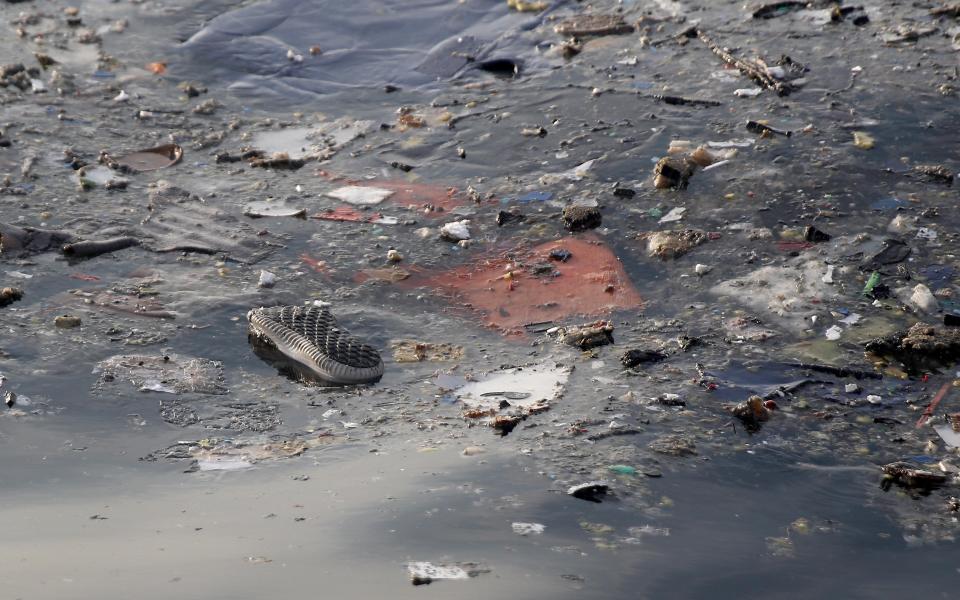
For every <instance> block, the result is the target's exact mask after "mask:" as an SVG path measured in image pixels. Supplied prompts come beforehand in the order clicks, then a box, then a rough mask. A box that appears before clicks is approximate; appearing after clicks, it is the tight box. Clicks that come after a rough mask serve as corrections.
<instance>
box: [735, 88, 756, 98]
mask: <svg viewBox="0 0 960 600" xmlns="http://www.w3.org/2000/svg"><path fill="white" fill-rule="evenodd" d="M762 93H763V88H740V89H737V90H733V95H734V96H737V97H738V98H754V97H756V96H759V95H760V94H762Z"/></svg>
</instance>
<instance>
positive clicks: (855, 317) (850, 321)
mask: <svg viewBox="0 0 960 600" xmlns="http://www.w3.org/2000/svg"><path fill="white" fill-rule="evenodd" d="M862 318H863V317H862V316H861V315H860V313H850V314H849V315H847V316H846V317H844V318H842V319H840V322H841V323H843V324H844V325H856V324H857V323H859V322H860V319H862Z"/></svg>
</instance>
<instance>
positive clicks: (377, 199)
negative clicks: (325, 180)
mask: <svg viewBox="0 0 960 600" xmlns="http://www.w3.org/2000/svg"><path fill="white" fill-rule="evenodd" d="M391 195H393V191H392V190H385V189H383V188H378V187H370V186H365V185H345V186H343V187H339V188H337V189H335V190H333V191H330V192H327V196H330V197H331V198H336V199H337V200H341V201H343V202H346V203H347V204H354V205H357V206H373V205H375V204H380V203H381V202H383V201H384V200H386V199H387V198H389V197H390V196H391Z"/></svg>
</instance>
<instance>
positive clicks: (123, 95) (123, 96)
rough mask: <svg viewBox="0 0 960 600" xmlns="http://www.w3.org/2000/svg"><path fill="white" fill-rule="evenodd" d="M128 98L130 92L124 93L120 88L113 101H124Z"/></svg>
mask: <svg viewBox="0 0 960 600" xmlns="http://www.w3.org/2000/svg"><path fill="white" fill-rule="evenodd" d="M129 99H130V94H128V93H126V92H125V91H123V90H120V93H119V94H117V95H116V96H114V97H113V101H114V102H126V101H127V100H129Z"/></svg>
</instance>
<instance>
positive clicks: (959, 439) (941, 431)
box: [933, 425, 960, 448]
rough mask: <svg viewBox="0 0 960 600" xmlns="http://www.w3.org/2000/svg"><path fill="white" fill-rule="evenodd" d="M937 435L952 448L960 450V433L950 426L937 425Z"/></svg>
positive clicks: (935, 429)
mask: <svg viewBox="0 0 960 600" xmlns="http://www.w3.org/2000/svg"><path fill="white" fill-rule="evenodd" d="M933 430H934V431H936V432H937V435H939V436H940V438H941V439H943V441H944V442H946V444H947V445H948V446H950V447H951V448H960V433H958V432H956V431H954V430H953V427H952V426H950V425H937V426H936V427H934V428H933Z"/></svg>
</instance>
